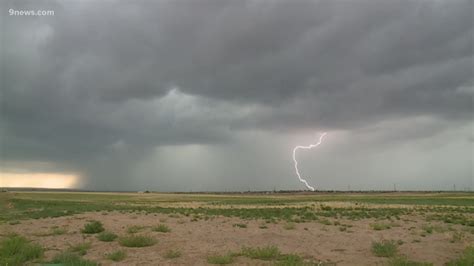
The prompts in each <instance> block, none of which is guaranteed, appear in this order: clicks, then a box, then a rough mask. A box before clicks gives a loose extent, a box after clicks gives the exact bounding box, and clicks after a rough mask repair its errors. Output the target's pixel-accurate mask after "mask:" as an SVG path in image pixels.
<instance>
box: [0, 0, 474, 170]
mask: <svg viewBox="0 0 474 266" xmlns="http://www.w3.org/2000/svg"><path fill="white" fill-rule="evenodd" d="M3 6H4V7H6V9H4V10H7V9H8V8H13V9H53V10H55V16H52V17H14V16H8V15H7V13H5V12H3V11H2V14H1V16H2V18H1V21H2V24H3V26H2V27H3V29H2V31H3V40H2V47H1V49H0V51H1V59H2V64H1V67H2V85H1V86H2V89H1V92H0V93H1V95H0V96H1V99H0V105H1V108H2V109H1V113H0V117H1V120H2V124H1V126H0V133H1V134H2V149H3V152H2V160H5V161H9V160H12V161H22V160H25V161H28V160H31V161H35V160H45V161H54V162H59V163H62V164H67V165H71V167H72V168H74V167H75V168H78V169H79V171H83V172H93V173H94V174H95V175H107V174H106V173H105V172H107V170H104V169H103V168H104V167H103V166H101V165H102V163H101V161H100V160H101V159H100V158H103V157H107V158H108V159H107V160H108V161H109V162H111V163H110V167H113V165H121V166H122V167H123V168H127V165H128V164H132V163H134V162H138V161H139V160H141V158H143V157H145V156H146V155H147V154H148V153H149V152H151V150H152V149H153V148H154V147H155V146H162V145H180V144H193V143H194V144H203V143H226V142H229V141H232V139H233V138H234V137H235V135H236V134H238V131H239V130H254V129H263V130H267V131H273V130H284V131H288V130H290V129H292V128H296V129H302V128H312V129H314V128H317V129H334V130H339V129H342V130H354V129H357V128H360V127H364V126H370V125H374V124H377V123H380V122H383V121H385V120H387V119H409V118H410V117H416V116H428V117H433V118H434V119H435V120H436V119H439V120H443V121H444V120H446V121H451V122H452V123H457V124H462V123H464V122H466V121H470V119H471V114H472V95H473V92H472V89H467V90H466V89H459V88H472V86H473V81H474V80H473V73H472V72H473V64H472V60H473V59H474V58H473V37H472V36H473V34H474V30H473V26H472V25H473V15H472V10H473V2H472V1H469V0H466V1H461V0H454V1H445V2H441V1H378V2H374V1H351V2H347V1H291V2H290V1H204V0H200V1H156V2H151V1H134V2H131V1H103V2H102V1H101V2H92V1H85V2H82V1H81V2H80V1H75V2H72V1H70V2H53V1H31V2H28V1H10V2H9V3H6V4H4V5H3ZM444 123H445V122H442V125H444ZM433 128H434V130H436V131H442V130H444V129H446V128H447V127H445V126H433ZM420 130H421V131H422V130H423V128H420ZM415 131H416V130H415ZM402 133H403V132H402ZM390 135H391V134H388V135H387V136H390ZM400 137H403V136H400V135H397V138H400ZM406 137H407V138H411V136H410V134H407V135H406ZM386 139H389V138H386ZM120 150H125V151H126V152H125V154H123V155H120V153H121V152H120ZM119 172H122V173H123V172H126V170H124V169H121V170H120V171H119ZM88 174H91V173H88ZM124 175H125V174H124Z"/></svg>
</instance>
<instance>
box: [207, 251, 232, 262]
mask: <svg viewBox="0 0 474 266" xmlns="http://www.w3.org/2000/svg"><path fill="white" fill-rule="evenodd" d="M207 262H208V263H209V264H220V265H224V264H231V263H233V262H234V256H233V255H232V254H230V253H229V254H226V255H211V256H208V257H207Z"/></svg>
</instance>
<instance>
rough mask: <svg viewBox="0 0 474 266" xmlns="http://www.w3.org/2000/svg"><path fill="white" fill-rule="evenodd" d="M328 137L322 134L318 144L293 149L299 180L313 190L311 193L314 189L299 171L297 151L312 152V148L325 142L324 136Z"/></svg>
mask: <svg viewBox="0 0 474 266" xmlns="http://www.w3.org/2000/svg"><path fill="white" fill-rule="evenodd" d="M325 135H326V132H324V133H322V134H321V135H320V136H319V140H318V142H317V143H316V144H310V145H308V146H296V147H295V148H294V149H293V161H294V162H295V170H296V175H297V176H298V179H299V180H300V181H301V182H302V183H304V184H305V186H306V187H307V188H309V189H311V191H314V187H312V186H310V185H309V184H308V182H307V181H306V180H304V179H303V178H301V175H300V171H299V170H298V161H297V160H296V151H297V150H298V149H305V150H310V149H312V148H316V147H318V146H319V145H320V144H321V143H322V142H323V138H324V136H325Z"/></svg>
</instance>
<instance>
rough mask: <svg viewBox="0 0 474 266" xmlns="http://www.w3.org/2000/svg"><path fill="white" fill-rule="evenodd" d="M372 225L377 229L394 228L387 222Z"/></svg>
mask: <svg viewBox="0 0 474 266" xmlns="http://www.w3.org/2000/svg"><path fill="white" fill-rule="evenodd" d="M370 227H372V229H374V230H376V231H380V230H387V229H390V228H392V226H391V225H390V224H387V223H374V224H371V225H370Z"/></svg>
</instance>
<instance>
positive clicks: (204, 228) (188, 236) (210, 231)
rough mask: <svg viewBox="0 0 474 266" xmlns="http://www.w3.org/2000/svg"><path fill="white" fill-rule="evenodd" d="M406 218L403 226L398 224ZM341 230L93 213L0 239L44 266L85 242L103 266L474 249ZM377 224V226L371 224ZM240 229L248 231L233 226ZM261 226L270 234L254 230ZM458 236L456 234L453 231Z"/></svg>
mask: <svg viewBox="0 0 474 266" xmlns="http://www.w3.org/2000/svg"><path fill="white" fill-rule="evenodd" d="M404 218H409V221H403V220H404ZM90 220H98V221H101V222H102V223H103V224H104V227H105V229H106V230H107V231H111V232H114V233H116V234H118V235H119V236H123V235H127V234H128V233H127V228H128V227H129V226H144V228H143V229H142V230H141V231H139V232H138V233H136V234H144V235H148V236H152V237H154V238H155V239H156V240H157V241H158V242H157V243H156V244H155V245H153V246H150V247H142V248H127V247H122V246H120V245H119V243H118V241H117V240H115V241H113V242H101V241H99V240H98V239H97V238H96V235H86V234H82V233H81V231H80V230H81V228H83V226H84V224H86V223H87V222H88V221H90ZM338 221H339V222H340V223H341V224H347V225H350V226H352V227H348V228H347V231H340V226H335V225H323V224H321V223H319V222H316V221H315V222H310V223H296V224H295V228H294V229H291V230H287V229H285V228H284V227H285V226H284V225H285V224H286V222H279V223H265V222H264V221H259V220H251V221H247V220H241V219H238V218H228V217H213V218H211V219H209V220H204V219H200V220H198V221H192V217H186V216H179V217H175V216H172V217H170V216H169V215H166V214H137V213H119V212H108V213H105V212H94V213H84V214H80V215H74V216H66V217H59V218H45V219H38V220H24V221H21V223H20V224H16V225H9V224H4V225H0V231H1V232H4V233H2V235H3V236H5V235H6V234H7V233H18V234H20V235H23V236H26V237H28V238H29V239H31V240H33V241H34V242H37V243H40V244H41V245H42V246H43V247H44V248H45V249H46V252H45V256H46V258H45V259H46V260H49V259H51V258H52V257H53V256H54V255H56V254H58V253H59V252H61V251H63V250H66V249H68V247H69V246H71V245H75V244H79V243H83V242H90V243H91V244H92V246H91V248H90V249H89V250H88V251H87V254H86V255H85V256H84V258H86V259H90V260H93V261H96V262H99V263H101V265H207V257H208V256H209V255H213V254H226V253H228V252H238V251H239V250H241V248H242V247H243V246H249V247H263V246H268V245H275V246H277V247H278V248H279V249H280V250H281V251H282V252H283V253H296V254H298V255H300V256H302V257H304V258H308V259H309V258H311V259H314V260H320V261H326V262H332V263H335V264H336V265H386V263H387V259H386V258H380V257H376V256H374V255H373V254H372V252H371V245H372V242H373V241H380V240H394V241H398V240H401V241H403V243H402V244H401V245H400V246H399V251H400V254H402V255H405V256H407V257H408V258H409V259H411V260H415V261H422V262H431V263H434V265H443V264H444V263H446V262H447V261H449V260H452V259H454V258H457V257H458V256H460V254H461V253H462V251H463V249H464V248H465V247H467V246H468V245H470V244H473V243H474V238H473V235H472V234H471V233H469V232H466V233H465V234H464V236H463V238H462V239H460V240H459V241H454V242H453V241H451V240H452V238H453V236H452V234H453V231H446V232H443V233H437V232H433V233H432V234H428V235H426V236H424V237H423V236H421V235H420V233H421V232H422V226H423V225H424V224H426V221H424V219H422V218H421V217H416V216H415V217H414V216H410V217H402V220H400V221H398V222H397V225H396V226H394V227H392V228H390V229H387V230H381V231H376V230H373V229H372V228H371V226H370V224H372V223H375V222H376V221H375V220H372V219H365V220H360V221H349V220H343V219H339V220H338ZM377 222H380V221H377ZM237 223H243V224H246V225H247V227H246V228H240V227H236V226H234V224H237ZM158 224H166V225H167V226H169V227H170V228H171V232H168V233H160V232H154V231H152V230H151V227H153V226H156V225H158ZM262 224H265V225H266V226H267V227H268V228H266V229H262V228H259V226H260V225H262ZM431 225H439V226H444V227H446V224H442V223H437V222H431ZM54 227H59V228H64V229H65V230H66V233H65V234H62V235H49V236H47V235H46V236H44V234H47V232H50V231H51V228H54ZM452 227H453V228H454V229H455V230H456V231H461V232H462V229H463V228H462V226H456V225H453V226H452ZM117 250H125V251H126V253H127V257H126V259H125V260H123V261H121V262H112V261H110V260H107V259H105V254H108V253H110V252H113V251H117ZM169 250H179V251H180V252H181V254H182V255H181V257H179V258H175V259H166V258H165V257H164V254H165V253H166V252H167V251H169ZM234 264H235V265H270V263H269V262H265V261H261V260H251V259H249V258H245V257H238V258H237V259H236V260H235V262H234Z"/></svg>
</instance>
